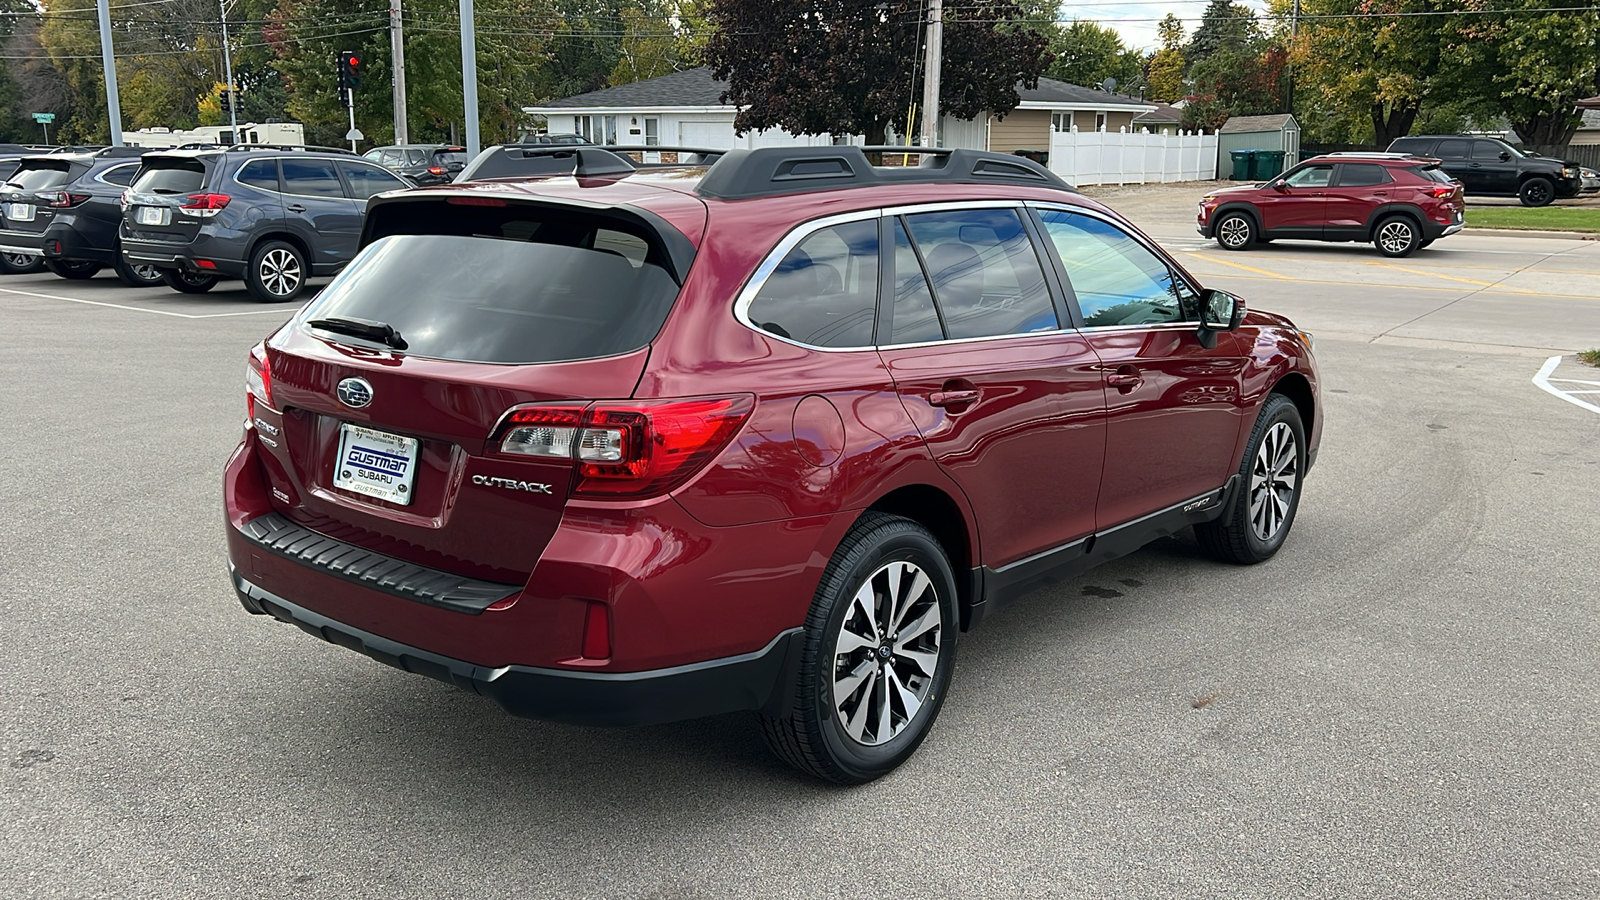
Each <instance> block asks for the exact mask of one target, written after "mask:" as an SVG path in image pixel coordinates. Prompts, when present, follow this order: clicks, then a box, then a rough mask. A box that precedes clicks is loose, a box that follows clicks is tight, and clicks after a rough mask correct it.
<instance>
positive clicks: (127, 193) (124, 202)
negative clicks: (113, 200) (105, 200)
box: [117, 188, 133, 212]
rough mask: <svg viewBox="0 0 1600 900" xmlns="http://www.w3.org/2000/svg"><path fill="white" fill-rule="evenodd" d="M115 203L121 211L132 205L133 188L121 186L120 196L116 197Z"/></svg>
mask: <svg viewBox="0 0 1600 900" xmlns="http://www.w3.org/2000/svg"><path fill="white" fill-rule="evenodd" d="M117 205H118V206H120V207H122V211H123V212H127V211H128V207H129V206H132V205H133V188H123V190H122V196H120V197H118V198H117Z"/></svg>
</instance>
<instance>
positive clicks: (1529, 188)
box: [1517, 176, 1556, 206]
mask: <svg viewBox="0 0 1600 900" xmlns="http://www.w3.org/2000/svg"><path fill="white" fill-rule="evenodd" d="M1517 197H1518V199H1520V200H1521V201H1522V205H1523V206H1549V205H1550V201H1552V200H1554V199H1556V186H1555V185H1554V184H1552V183H1551V181H1550V179H1548V178H1541V177H1538V176H1535V177H1533V178H1529V179H1528V180H1527V181H1524V182H1523V183H1522V187H1520V188H1518V189H1517Z"/></svg>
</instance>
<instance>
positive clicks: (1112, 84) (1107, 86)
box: [1100, 78, 1117, 94]
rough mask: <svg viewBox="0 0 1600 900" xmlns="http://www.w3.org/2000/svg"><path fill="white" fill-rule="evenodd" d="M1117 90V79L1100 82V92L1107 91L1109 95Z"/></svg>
mask: <svg viewBox="0 0 1600 900" xmlns="http://www.w3.org/2000/svg"><path fill="white" fill-rule="evenodd" d="M1116 89H1117V80H1116V79H1115V78H1107V79H1106V80H1105V81H1102V82H1100V90H1102V91H1105V92H1106V93H1108V94H1109V93H1111V92H1112V91H1115V90H1116Z"/></svg>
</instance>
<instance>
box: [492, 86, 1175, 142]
mask: <svg viewBox="0 0 1600 900" xmlns="http://www.w3.org/2000/svg"><path fill="white" fill-rule="evenodd" d="M726 89H727V84H726V83H725V82H721V81H718V80H716V79H715V78H713V77H712V75H711V69H710V68H708V67H704V66H702V67H700V68H698V69H687V70H685V71H682V72H673V73H671V74H668V75H662V76H661V77H659V78H650V79H646V80H644V81H636V82H633V83H632V84H624V85H619V86H617V87H613V88H605V89H603V90H598V91H590V92H589V93H586V94H578V95H577V96H574V97H565V98H563V99H560V100H552V101H550V102H548V103H544V104H541V105H539V106H528V107H524V108H523V112H524V113H526V114H528V115H529V116H539V117H543V118H544V120H545V127H546V129H547V130H548V131H549V132H550V133H552V134H581V135H583V136H584V137H586V138H588V139H589V140H591V141H594V142H595V143H597V144H644V145H650V146H683V147H715V148H720V149H732V148H735V147H767V146H782V145H790V144H807V145H809V144H829V143H832V142H833V138H832V137H830V136H827V135H823V136H809V135H793V134H789V133H788V132H785V131H783V130H781V129H772V130H770V131H764V132H755V133H749V134H744V135H739V134H735V133H734V128H733V117H734V115H735V114H737V113H738V109H737V108H736V107H734V106H732V105H730V104H725V103H723V102H722V92H723V91H724V90H726ZM1020 93H1021V95H1022V103H1021V104H1020V105H1019V106H1018V107H1017V108H1016V109H1014V110H1012V111H1011V112H1009V113H1007V114H1006V115H1004V116H997V115H988V116H982V117H979V118H978V119H956V118H952V117H950V116H946V117H944V118H943V119H942V120H941V121H940V123H939V135H940V141H939V143H940V146H944V147H958V148H966V149H972V150H995V151H998V152H1001V153H1010V152H1011V151H1013V150H1048V149H1049V148H1050V135H1051V133H1052V132H1067V131H1071V130H1073V129H1074V128H1076V129H1077V130H1078V131H1111V132H1116V131H1121V130H1124V129H1126V130H1128V131H1132V130H1134V128H1133V120H1134V118H1135V117H1137V116H1139V115H1142V114H1144V113H1146V112H1150V111H1152V110H1154V109H1155V108H1156V107H1155V105H1154V104H1151V103H1144V102H1140V101H1138V100H1135V99H1133V98H1130V97H1123V96H1120V95H1117V94H1111V93H1107V92H1105V91H1100V90H1094V89H1091V88H1086V87H1079V86H1078V85H1075V84H1067V83H1066V82H1064V81H1056V80H1054V79H1051V78H1041V79H1039V86H1038V87H1037V88H1032V89H1023V90H1021V91H1020ZM891 140H893V139H891ZM848 142H849V143H856V144H859V143H862V140H861V138H860V137H859V136H856V137H853V138H850V139H848Z"/></svg>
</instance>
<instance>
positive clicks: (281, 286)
mask: <svg viewBox="0 0 1600 900" xmlns="http://www.w3.org/2000/svg"><path fill="white" fill-rule="evenodd" d="M310 270H311V267H310V265H309V264H307V262H306V258H305V254H304V253H301V252H300V248H299V247H296V246H295V245H293V244H290V243H288V242H286V241H267V242H266V243H264V244H262V245H261V246H259V247H257V248H256V252H255V253H252V254H250V268H249V269H247V270H245V273H244V286H245V288H246V289H247V290H249V291H250V296H252V297H254V298H256V299H257V300H259V301H261V302H262V303H283V302H285V301H288V300H293V299H294V298H296V297H298V296H300V292H301V291H303V290H305V287H306V278H307V276H309V275H310V274H311V271H310Z"/></svg>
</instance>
